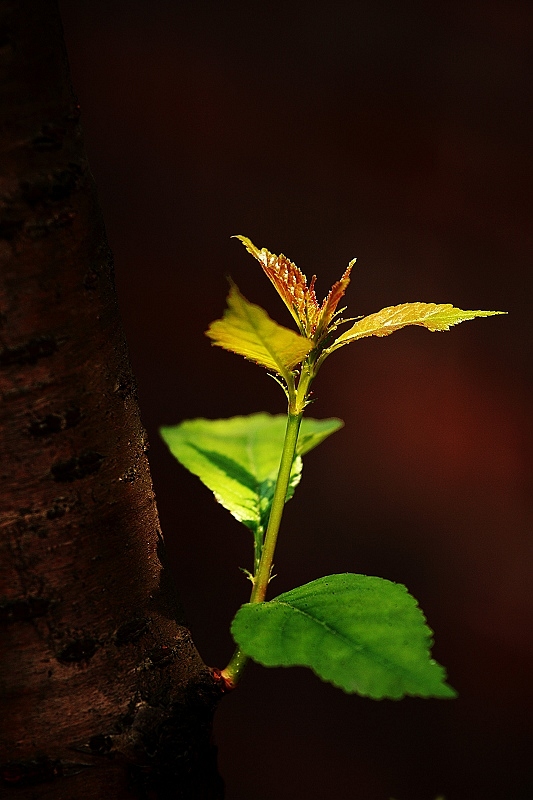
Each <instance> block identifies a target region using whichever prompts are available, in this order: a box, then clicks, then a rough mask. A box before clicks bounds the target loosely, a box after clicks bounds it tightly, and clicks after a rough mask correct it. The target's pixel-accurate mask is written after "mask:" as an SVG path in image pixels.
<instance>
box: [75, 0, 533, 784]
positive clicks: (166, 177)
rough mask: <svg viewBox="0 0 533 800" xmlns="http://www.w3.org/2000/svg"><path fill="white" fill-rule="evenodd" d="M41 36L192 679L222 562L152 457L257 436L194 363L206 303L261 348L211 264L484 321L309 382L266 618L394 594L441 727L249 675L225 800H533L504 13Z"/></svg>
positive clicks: (525, 449) (243, 541) (352, 301)
mask: <svg viewBox="0 0 533 800" xmlns="http://www.w3.org/2000/svg"><path fill="white" fill-rule="evenodd" d="M61 7H62V12H63V17H64V24H65V32H66V38H67V46H68V48H69V52H70V60H71V66H72V72H73V81H74V85H75V89H76V91H77V93H78V95H79V97H80V102H81V107H82V120H83V123H84V127H85V132H86V137H87V146H88V150H89V157H90V161H91V164H92V168H93V172H94V174H95V178H96V181H97V184H98V187H99V192H100V196H101V201H102V205H103V208H104V214H105V219H106V225H107V229H108V235H109V239H110V244H111V247H112V249H113V251H114V254H115V260H116V270H117V284H118V289H119V296H120V302H121V308H122V315H123V319H124V325H125V328H126V333H127V337H128V341H129V346H130V351H131V357H132V361H133V366H134V369H135V372H136V375H137V379H138V383H139V395H140V403H141V411H142V415H143V420H144V423H145V425H146V427H147V428H148V432H149V436H150V440H151V443H152V449H151V458H150V460H151V464H152V470H153V476H154V481H155V488H156V493H157V497H158V503H159V509H160V514H161V520H162V525H163V530H164V533H165V538H166V540H167V543H168V548H169V550H170V552H171V555H172V558H173V563H174V564H175V569H176V576H177V580H178V583H179V587H180V591H181V595H182V599H183V603H184V606H185V608H186V612H187V615H188V618H189V621H190V624H191V626H192V630H193V634H194V638H195V641H196V643H197V645H198V647H199V649H200V651H201V653H202V655H203V657H204V659H205V660H206V662H207V663H209V664H212V665H218V666H224V665H225V663H226V661H227V660H228V658H229V656H230V654H231V651H232V643H231V640H230V637H229V634H228V625H229V622H230V619H231V617H232V615H233V613H234V611H235V609H236V607H237V606H238V605H239V604H240V603H241V602H244V601H245V600H246V599H247V593H248V586H247V583H246V581H245V580H244V579H243V576H242V574H241V573H240V572H239V571H238V569H237V567H238V566H239V565H240V566H245V567H247V566H249V562H250V556H251V542H250V541H249V540H248V538H249V537H247V534H246V531H245V530H244V529H242V530H241V529H240V527H239V525H238V523H236V522H235V521H234V520H233V519H232V518H231V517H229V516H228V515H227V513H226V512H224V511H223V510H222V509H221V508H219V507H218V506H217V505H216V504H215V502H214V501H213V500H212V499H211V497H210V495H209V493H208V492H207V490H205V489H204V488H203V487H202V486H201V485H200V484H198V485H197V482H196V479H194V478H192V477H191V476H189V475H188V474H187V473H186V472H185V471H184V470H182V469H181V468H180V467H179V466H178V465H177V464H175V463H174V462H173V461H172V459H171V457H170V456H169V455H168V453H167V452H166V451H165V449H164V447H163V445H162V444H161V443H160V442H159V440H158V435H157V428H158V426H159V425H161V424H170V423H173V422H178V421H179V420H181V419H184V418H188V417H193V416H207V417H219V416H220V417H222V416H231V415H234V414H238V413H251V412H253V411H257V410H262V409H264V410H268V411H271V412H273V413H277V412H282V411H283V410H284V408H283V397H282V395H281V392H280V390H279V388H278V387H277V386H276V385H275V384H274V382H273V381H271V380H269V379H268V378H267V377H266V375H265V374H264V373H263V372H262V371H261V370H260V369H259V368H257V367H254V366H253V365H251V364H248V363H246V362H244V361H242V360H241V359H239V358H238V357H237V356H232V355H231V354H228V353H224V352H222V351H221V350H219V349H216V348H211V347H210V345H209V342H208V340H207V339H206V338H205V337H204V336H203V331H204V330H205V328H206V327H207V325H208V323H209V322H210V321H211V320H213V319H215V318H217V317H218V316H220V315H221V312H222V310H223V307H224V301H225V296H226V292H227V283H226V281H225V275H228V274H231V276H232V277H233V279H234V280H235V281H236V282H237V284H238V285H239V287H240V288H241V290H242V291H243V293H244V294H245V295H246V296H247V297H248V298H249V299H250V300H252V301H254V302H257V303H260V304H262V305H264V306H265V307H266V308H267V309H268V310H269V313H271V315H272V316H274V317H275V318H276V319H278V320H279V321H280V322H283V323H284V324H289V318H288V315H287V313H286V310H285V309H284V307H283V306H282V304H281V303H280V302H278V301H277V298H276V296H275V293H274V291H273V290H272V287H271V286H270V284H269V282H268V281H267V280H266V279H265V278H264V276H263V275H262V273H261V270H260V268H259V267H258V265H257V263H256V262H255V261H254V260H253V259H252V258H251V256H249V255H248V254H246V252H245V251H244V249H243V248H242V246H241V245H240V244H239V243H238V242H236V241H235V240H232V239H230V238H229V237H230V235H231V234H235V233H239V234H245V235H247V236H249V237H250V238H251V239H252V240H253V241H254V242H255V244H257V245H258V246H266V247H268V248H269V249H270V250H272V251H273V252H280V251H283V252H284V253H285V254H286V255H288V256H289V257H290V258H291V259H292V260H294V261H295V262H296V263H297V264H298V265H299V266H300V268H301V269H302V270H303V271H304V272H306V273H307V274H308V275H311V274H313V272H316V273H317V275H318V286H317V292H318V294H319V296H320V299H321V297H322V295H323V294H324V293H325V292H326V291H327V290H328V288H329V286H330V285H331V283H332V282H333V281H334V280H336V279H338V278H339V277H340V275H341V274H342V272H343V270H344V268H345V267H346V264H347V263H348V261H349V260H350V259H351V258H352V257H353V256H357V257H358V262H357V267H356V269H355V271H354V273H353V280H352V284H351V286H350V288H349V290H348V294H347V298H346V299H347V303H348V304H349V311H350V312H351V314H353V315H358V314H366V313H371V312H373V311H377V310H378V309H380V308H382V307H384V306H387V305H392V304H395V303H400V302H406V301H414V300H422V301H426V302H429V301H434V302H452V303H454V304H455V305H457V306H459V307H461V308H486V309H503V310H507V311H508V312H509V316H507V317H495V318H491V319H486V320H477V321H475V322H468V323H465V324H464V325H461V326H459V327H458V328H456V329H454V330H453V331H451V332H449V333H446V334H429V333H428V332H427V331H424V330H422V329H419V328H413V329H407V330H405V331H402V332H399V333H397V334H395V335H394V336H392V337H390V338H389V339H375V340H374V339H366V340H364V341H361V342H360V343H358V344H355V345H352V346H351V347H350V348H345V349H343V350H342V351H340V353H339V354H338V356H337V357H336V358H332V359H330V360H329V361H328V362H327V364H326V365H325V366H324V368H323V371H322V373H321V375H320V377H319V379H318V380H317V383H316V402H315V404H314V406H313V409H312V413H313V414H314V415H315V416H318V417H324V416H339V417H341V418H342V419H344V420H345V423H346V425H345V428H344V430H343V431H342V432H340V433H338V434H336V435H335V436H334V437H332V438H331V439H330V440H328V442H327V443H325V444H324V445H322V446H321V448H320V449H319V450H317V451H316V453H313V454H311V455H309V456H308V459H307V462H306V465H305V469H304V479H303V482H302V485H301V487H300V488H299V489H298V492H297V495H296V497H295V499H294V500H293V501H291V503H290V504H289V505H288V506H287V514H286V519H285V521H284V526H283V527H284V530H283V533H282V536H281V539H280V547H279V552H278V553H277V558H276V562H277V572H278V574H279V577H278V578H276V582H275V584H276V585H275V587H273V590H274V588H275V590H276V592H280V591H284V590H286V589H289V588H291V587H292V586H294V585H297V584H298V583H301V582H305V581H307V580H312V579H314V578H316V577H319V576H321V575H324V574H328V573H331V572H342V571H356V572H363V573H368V574H376V575H380V576H383V577H386V578H389V579H392V580H398V581H401V582H403V583H405V584H406V585H407V586H408V587H409V589H410V590H411V591H412V593H413V594H414V595H415V596H416V597H417V598H418V599H419V601H420V603H421V605H422V607H423V609H424V611H425V612H426V614H427V616H428V619H429V622H430V624H431V626H432V627H433V628H434V629H435V631H436V644H435V648H434V654H435V657H436V658H437V659H438V660H439V661H441V662H442V663H443V664H445V665H446V666H447V668H448V672H449V676H450V682H451V683H452V684H453V685H454V686H455V687H456V688H457V689H458V691H459V699H458V700H456V701H453V702H439V701H427V702H426V701H421V700H416V699H409V700H406V701H403V702H401V703H391V702H385V701H384V702H381V703H374V702H372V701H368V700H363V699H360V698H356V697H345V696H344V695H342V694H341V693H340V692H338V691H337V690H335V689H333V688H332V687H330V686H327V685H323V684H320V683H319V681H318V680H317V679H316V678H315V677H314V676H313V675H312V674H308V673H307V672H305V671H303V670H296V669H295V670H287V671H285V670H278V671H270V670H262V669H260V668H259V667H257V668H256V667H252V668H251V669H250V671H249V674H247V675H246V677H245V679H244V681H243V684H242V687H241V688H239V691H238V692H236V693H235V694H234V695H233V696H232V697H231V698H229V699H228V700H227V701H225V702H224V703H223V704H222V706H221V708H220V710H219V713H218V716H217V723H216V736H217V742H218V744H219V750H220V763H221V770H222V772H223V774H224V776H225V779H226V783H227V798H228V800H250V798H252V797H253V799H254V800H285V799H287V800H288V799H289V798H291V800H293V799H294V798H304V797H305V798H306V800H321V799H322V798H323V797H326V796H331V797H334V798H336V800H352V798H360V799H361V800H387V799H388V798H390V797H394V798H396V800H435V798H436V796H437V795H438V794H442V795H444V796H445V797H446V800H526V799H527V798H531V797H533V783H532V777H531V768H530V755H531V752H530V744H531V721H530V720H531V710H532V703H531V699H532V698H531V683H532V681H531V666H532V664H531V616H532V615H531V610H532V608H531V605H532V603H531V597H532V593H531V567H532V549H533V546H532V542H533V530H532V528H533V525H532V522H533V514H532V496H533V492H532V487H531V475H532V463H531V461H532V458H531V453H532V450H531V444H532V441H531V439H532V437H531V388H532V385H531V384H532V380H531V377H532V376H531V364H532V357H531V356H532V353H531V350H532V347H531V346H532V341H533V337H532V335H531V323H530V319H531V301H532V292H531V289H532V285H531V277H530V276H531V251H532V247H531V245H532V237H531V211H532V203H531V194H530V193H531V185H532V177H533V175H532V172H533V170H532V162H531V85H532V74H531V69H530V61H529V59H530V55H531V46H532V39H533V10H532V6H531V4H529V3H528V2H526V1H525V0H514V1H513V2H504V0H488V2H483V3H481V2H467V3H464V2H457V1H456V0H452V2H436V3H424V2H421V0H413V2H408V3H396V2H392V0H377V1H376V0H372V1H370V0H363V2H353V1H352V2H339V3H334V4H333V5H327V4H324V3H322V4H310V3H307V2H306V3H304V2H285V3H278V2H271V3H265V2H263V3H258V2H254V1H253V0H252V1H251V2H246V3H244V2H227V3H216V2H208V0H203V1H202V0H200V1H198V0H196V1H195V2H193V1H192V0H190V2H189V1H187V2H177V1H175V0H172V2H171V1H170V0H150V1H149V0H130V2H128V3H121V2H118V1H117V0H106V1H105V2H104V1H103V0H92V2H86V1H85V0H69V2H66V1H65V2H62V3H61ZM306 507H308V508H309V509H310V513H309V519H308V520H304V519H303V518H302V516H301V512H302V510H303V509H305V508H306ZM301 553H303V554H304V557H303V558H301V557H300V554H301ZM256 720H257V721H256Z"/></svg>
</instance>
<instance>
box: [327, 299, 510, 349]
mask: <svg viewBox="0 0 533 800" xmlns="http://www.w3.org/2000/svg"><path fill="white" fill-rule="evenodd" d="M505 313H506V312H505V311H463V310H462V309H460V308H454V307H453V306H452V305H451V303H440V304H437V303H402V304H401V305H399V306H388V308H382V309H381V311H378V312H376V313H375V314H370V315H369V316H368V317H363V319H360V320H359V321H358V322H356V323H355V325H353V326H352V327H351V328H350V329H349V330H347V331H345V332H344V333H343V334H342V336H339V337H338V339H335V341H334V342H333V344H332V345H331V347H329V348H328V352H332V351H333V350H336V349H337V348H338V347H342V345H344V344H349V342H354V341H356V339H363V338H364V337H365V336H388V335H389V334H390V333H394V331H397V330H399V329H400V328H404V327H405V326H406V325H422V326H423V327H424V328H427V329H428V330H430V331H447V330H449V329H450V327H451V326H452V325H457V324H458V323H459V322H465V320H468V319H474V318H475V317H492V316H494V314H505Z"/></svg>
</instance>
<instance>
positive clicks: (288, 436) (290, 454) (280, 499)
mask: <svg viewBox="0 0 533 800" xmlns="http://www.w3.org/2000/svg"><path fill="white" fill-rule="evenodd" d="M302 416H303V411H301V412H300V413H299V414H290V413H289V416H288V419H287V428H286V430H285V440H284V442H283V451H282V453H281V461H280V465H279V472H278V478H277V480H276V488H275V489H274V497H273V498H272V507H271V509H270V517H269V519H268V526H267V530H266V534H265V541H264V544H263V550H262V553H261V561H260V562H259V569H258V570H257V574H256V576H255V578H254V588H253V590H252V594H251V596H250V603H262V602H263V600H264V599H265V596H266V591H267V587H268V582H269V581H270V574H271V571H272V562H273V560H274V550H275V549H276V541H277V538H278V532H279V526H280V523H281V518H282V516H283V509H284V508H285V500H286V498H287V489H288V487H289V480H290V477H291V469H292V465H293V462H294V455H295V453H296V443H297V441H298V433H299V431H300V423H301V421H302Z"/></svg>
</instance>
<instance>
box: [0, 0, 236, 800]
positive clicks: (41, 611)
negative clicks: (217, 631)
mask: <svg viewBox="0 0 533 800" xmlns="http://www.w3.org/2000/svg"><path fill="white" fill-rule="evenodd" d="M0 18H1V34H0V72H1V78H0V80H1V87H0V93H1V97H0V107H1V111H0V113H1V115H2V126H1V133H0V150H1V158H2V167H1V177H0V194H1V196H2V215H1V220H0V396H1V399H0V448H1V454H0V481H1V483H0V487H1V488H0V532H1V539H0V655H1V661H0V690H1V698H2V699H1V703H2V707H1V714H0V762H1V765H2V767H1V776H0V781H1V783H0V786H2V790H1V791H0V794H2V796H5V797H11V796H12V797H16V798H20V800H26V798H39V800H40V799H41V798H42V799H43V800H45V799H46V800H48V798H50V800H52V798H62V799H64V800H66V799H67V798H68V800H70V799H71V798H72V800H85V799H87V800H89V798H95V800H96V798H98V800H101V799H102V798H112V799H114V798H117V800H118V799H119V798H130V797H141V798H221V797H222V796H223V791H222V785H221V781H220V778H219V777H218V775H217V771H216V758H215V749H214V747H213V745H212V743H211V721H212V715H213V712H214V708H215V706H216V703H217V701H218V699H219V698H220V696H221V682H220V680H217V676H216V674H215V673H214V672H213V671H212V670H210V669H209V668H207V667H206V666H205V665H204V664H203V662H202V660H201V659H200V657H199V655H198V653H197V651H196V649H195V647H194V644H193V643H192V641H191V637H190V634H189V631H188V630H187V628H186V627H185V626H184V624H183V619H182V616H181V612H180V608H179V603H178V601H177V598H176V594H175V591H174V589H173V583H172V578H171V577H170V576H169V572H168V569H167V568H165V566H164V563H165V562H164V548H163V540H162V537H161V533H160V528H159V522H158V516H157V509H156V505H155V500H154V495H153V491H152V484H151V478H150V472H149V466H148V461H147V457H146V449H147V442H146V436H145V432H144V430H143V428H142V425H141V423H140V420H139V413H138V406H137V400H136V393H135V383H134V379H133V377H132V374H131V370H130V366H129V362H128V357H127V351H126V346H125V343H124V338H123V333H122V330H121V325H120V320H119V314H118V309H117V303H116V297H115V289H114V284H113V265H112V258H111V253H110V251H109V249H108V246H107V244H106V240H105V232H104V228H103V223H102V221H101V216H100V211H99V208H98V204H97V199H96V191H95V187H94V184H93V181H92V178H91V175H90V172H89V169H88V165H87V160H86V156H85V153H84V149H83V142H82V137H81V132H80V125H79V108H78V105H77V102H76V99H75V97H74V95H73V93H72V90H71V88H70V83H69V77H68V66H67V60H66V56H65V51H64V45H63V40H62V30H61V23H60V19H59V14H58V11H57V7H56V3H55V2H54V0H39V2H38V3H35V2H32V0H25V1H24V0H1V2H0Z"/></svg>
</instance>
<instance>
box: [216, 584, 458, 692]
mask: <svg viewBox="0 0 533 800" xmlns="http://www.w3.org/2000/svg"><path fill="white" fill-rule="evenodd" d="M231 631H232V634H233V637H234V639H235V641H236V642H237V644H238V645H239V647H240V648H241V649H242V650H243V652H244V653H246V655H248V656H250V657H251V658H253V659H254V660H255V661H258V662H259V663H260V664H263V665H264V666H266V667H279V666H284V667H290V666H307V667H311V669H313V670H314V672H316V674H317V675H318V676H319V677H320V678H322V679H323V680H325V681H329V682H330V683H333V684H334V685H335V686H338V687H340V688H341V689H344V691H345V692H350V693H351V692H357V693H358V694H361V695H364V696H366V697H373V698H375V699H381V698H383V697H389V698H392V699H399V698H400V697H403V696H404V695H417V696H420V697H442V698H444V697H454V696H455V692H454V690H453V689H452V688H451V687H450V686H448V685H447V684H446V683H445V682H444V681H445V677H446V675H445V671H444V669H443V667H441V666H440V665H439V664H437V662H436V661H434V660H433V659H432V658H431V656H430V652H429V648H430V646H431V644H432V639H431V636H432V631H431V630H430V629H429V628H428V627H427V625H426V624H425V618H424V615H423V613H422V611H421V610H420V609H419V608H418V605H417V602H416V600H415V599H414V597H412V596H411V595H410V594H408V592H407V589H406V588H405V586H402V585H401V584H398V583H392V582H391V581H387V580H385V579H383V578H373V577H368V576H367V575H354V574H351V573H346V574H343V575H329V576H328V577H326V578H319V579H318V580H316V581H312V582H311V583H308V584H306V585H305V586H300V587H298V588H297V589H292V590H291V591H290V592H285V593H284V594H281V595H279V597H276V598H275V599H274V600H270V601H269V602H266V603H256V604H254V605H252V604H250V603H248V604H246V605H244V606H241V608H240V609H239V611H238V612H237V614H236V616H235V618H234V620H233V623H232V626H231Z"/></svg>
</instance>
